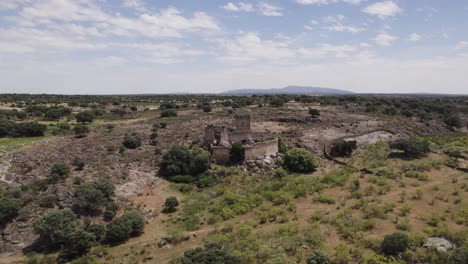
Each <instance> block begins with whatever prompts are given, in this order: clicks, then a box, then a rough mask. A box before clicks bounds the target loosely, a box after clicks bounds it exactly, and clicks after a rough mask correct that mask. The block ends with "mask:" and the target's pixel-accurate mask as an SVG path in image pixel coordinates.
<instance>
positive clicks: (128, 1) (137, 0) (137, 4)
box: [123, 0, 147, 12]
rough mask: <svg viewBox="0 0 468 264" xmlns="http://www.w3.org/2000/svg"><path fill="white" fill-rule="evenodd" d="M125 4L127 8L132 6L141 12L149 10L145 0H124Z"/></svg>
mask: <svg viewBox="0 0 468 264" xmlns="http://www.w3.org/2000/svg"><path fill="white" fill-rule="evenodd" d="M123 6H124V7H127V8H132V9H135V10H137V11H140V12H145V11H147V9H146V7H145V4H144V3H143V0H123Z"/></svg>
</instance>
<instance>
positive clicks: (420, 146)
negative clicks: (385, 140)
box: [390, 139, 430, 158]
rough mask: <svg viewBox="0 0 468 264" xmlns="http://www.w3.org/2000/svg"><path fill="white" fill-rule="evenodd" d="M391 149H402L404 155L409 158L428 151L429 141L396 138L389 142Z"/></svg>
mask: <svg viewBox="0 0 468 264" xmlns="http://www.w3.org/2000/svg"><path fill="white" fill-rule="evenodd" d="M390 147H391V148H392V149H398V150H402V151H404V155H405V156H406V157H410V158H417V157H422V156H425V155H426V154H427V153H429V151H430V148H429V143H427V142H426V141H418V140H416V139H398V140H395V141H393V142H392V143H390Z"/></svg>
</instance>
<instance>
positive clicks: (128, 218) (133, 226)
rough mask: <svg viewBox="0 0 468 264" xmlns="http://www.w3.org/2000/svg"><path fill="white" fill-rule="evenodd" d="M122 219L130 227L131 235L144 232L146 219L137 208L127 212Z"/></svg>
mask: <svg viewBox="0 0 468 264" xmlns="http://www.w3.org/2000/svg"><path fill="white" fill-rule="evenodd" d="M120 219H123V220H124V221H125V222H126V223H127V225H128V226H129V227H130V235H131V236H137V235H140V234H141V233H143V229H144V228H145V219H144V218H143V216H141V214H139V213H138V212H137V211H135V210H131V211H127V212H125V213H124V214H123V215H122V216H121V217H120Z"/></svg>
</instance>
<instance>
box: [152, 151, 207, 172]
mask: <svg viewBox="0 0 468 264" xmlns="http://www.w3.org/2000/svg"><path fill="white" fill-rule="evenodd" d="M209 167H210V158H209V154H208V153H207V152H206V151H204V150H202V149H200V148H198V147H193V148H192V149H189V148H187V147H186V146H182V145H173V146H172V147H171V148H170V149H169V151H168V152H166V153H165V154H164V155H163V156H162V158H161V162H160V169H159V173H160V174H161V175H162V176H165V177H170V176H175V175H197V174H200V173H203V172H205V171H207V170H208V169H209Z"/></svg>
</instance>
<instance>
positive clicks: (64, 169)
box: [49, 162, 70, 183]
mask: <svg viewBox="0 0 468 264" xmlns="http://www.w3.org/2000/svg"><path fill="white" fill-rule="evenodd" d="M69 174H70V166H68V164H67V163H65V162H57V163H54V165H52V168H51V169H50V175H49V179H50V181H51V182H53V183H56V182H59V181H60V180H63V179H65V178H66V177H67V176H68V175H69Z"/></svg>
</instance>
